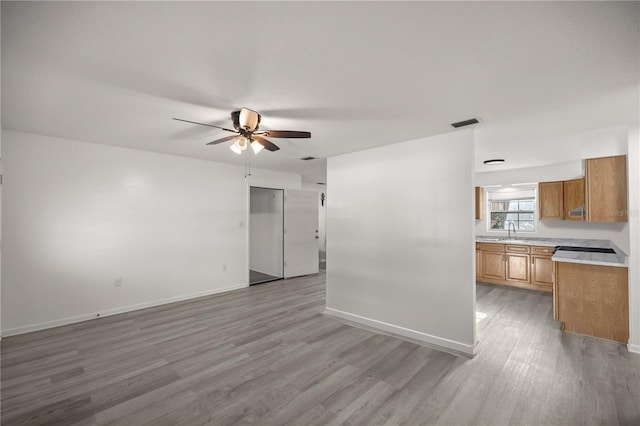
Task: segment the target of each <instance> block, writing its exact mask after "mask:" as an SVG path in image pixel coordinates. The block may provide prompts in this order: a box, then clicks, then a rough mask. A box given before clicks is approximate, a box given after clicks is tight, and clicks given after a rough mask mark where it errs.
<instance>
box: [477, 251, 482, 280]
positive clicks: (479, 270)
mask: <svg viewBox="0 0 640 426" xmlns="http://www.w3.org/2000/svg"><path fill="white" fill-rule="evenodd" d="M479 278H482V251H481V250H476V279H479Z"/></svg>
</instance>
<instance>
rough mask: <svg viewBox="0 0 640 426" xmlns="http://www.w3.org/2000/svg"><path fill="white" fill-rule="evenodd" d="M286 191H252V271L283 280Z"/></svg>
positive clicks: (250, 240)
mask: <svg viewBox="0 0 640 426" xmlns="http://www.w3.org/2000/svg"><path fill="white" fill-rule="evenodd" d="M283 202H284V191H283V190H277V189H266V188H253V187H252V188H251V195H250V209H249V211H250V217H249V268H250V269H252V270H254V271H257V272H262V273H263V274H268V275H273V276H275V277H282V276H283V271H282V268H283V266H282V262H283V256H284V252H283V227H284V224H283V221H284V203H283Z"/></svg>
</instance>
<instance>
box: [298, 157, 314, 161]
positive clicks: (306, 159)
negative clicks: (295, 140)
mask: <svg viewBox="0 0 640 426" xmlns="http://www.w3.org/2000/svg"><path fill="white" fill-rule="evenodd" d="M315 159H316V157H302V158H301V160H303V161H309V160H315Z"/></svg>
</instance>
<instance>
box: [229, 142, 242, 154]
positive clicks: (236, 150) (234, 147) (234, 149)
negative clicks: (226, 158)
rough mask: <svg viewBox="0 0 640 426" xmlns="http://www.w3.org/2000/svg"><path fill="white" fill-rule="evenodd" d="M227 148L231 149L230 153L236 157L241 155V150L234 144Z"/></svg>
mask: <svg viewBox="0 0 640 426" xmlns="http://www.w3.org/2000/svg"><path fill="white" fill-rule="evenodd" d="M229 148H231V151H233V152H235V153H236V154H238V155H240V154H242V150H241V149H240V148H238V145H236V143H235V142H234V143H233V144H231V146H230V147H229Z"/></svg>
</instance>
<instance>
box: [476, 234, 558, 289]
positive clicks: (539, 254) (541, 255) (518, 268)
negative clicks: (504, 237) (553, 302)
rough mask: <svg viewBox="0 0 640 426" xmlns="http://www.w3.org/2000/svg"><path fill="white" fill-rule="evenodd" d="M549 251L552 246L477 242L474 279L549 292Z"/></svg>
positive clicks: (551, 265) (551, 285)
mask: <svg viewBox="0 0 640 426" xmlns="http://www.w3.org/2000/svg"><path fill="white" fill-rule="evenodd" d="M551 251H552V248H551V247H538V246H533V247H531V246H528V245H518V244H495V243H481V244H480V243H479V244H476V280H477V281H480V282H486V283H491V284H501V285H507V286H512V287H520V288H527V289H531V290H539V291H545V292H548V293H551V292H552V291H553V262H552V261H551V255H552V253H551Z"/></svg>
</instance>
